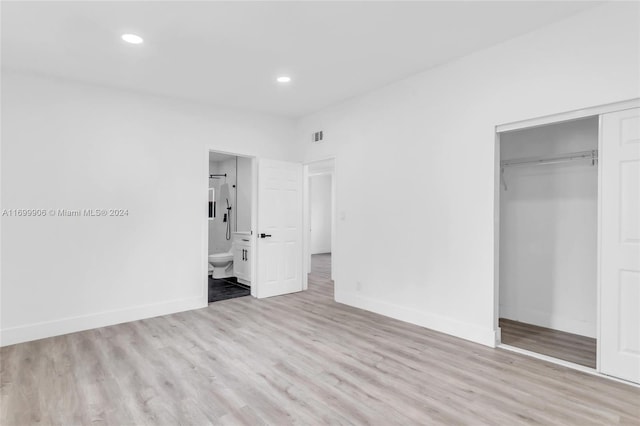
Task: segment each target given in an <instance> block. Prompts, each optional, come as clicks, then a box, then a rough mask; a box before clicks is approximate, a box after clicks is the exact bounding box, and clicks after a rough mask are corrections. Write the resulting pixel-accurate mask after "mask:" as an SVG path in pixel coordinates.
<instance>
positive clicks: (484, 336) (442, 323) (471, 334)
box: [335, 291, 497, 348]
mask: <svg viewBox="0 0 640 426" xmlns="http://www.w3.org/2000/svg"><path fill="white" fill-rule="evenodd" d="M335 298H336V302H338V303H343V304H345V305H349V306H353V307H356V308H360V309H364V310H367V311H371V312H375V313H377V314H380V315H384V316H387V317H391V318H395V319H398V320H400V321H405V322H408V323H411V324H415V325H419V326H421V327H425V328H428V329H431V330H435V331H439V332H441V333H445V334H449V335H451V336H455V337H459V338H461V339H465V340H470V341H472V342H474V343H479V344H481V345H485V346H489V347H492V348H495V347H496V342H497V340H496V339H497V332H496V331H494V330H492V329H489V328H483V327H479V326H477V325H474V324H468V323H464V322H460V321H457V320H454V319H452V318H447V317H443V316H441V315H436V314H432V313H429V312H424V311H419V310H417V309H413V308H407V307H404V306H400V305H395V304H392V303H388V302H383V301H381V300H377V299H372V298H368V297H364V296H360V295H358V294H353V293H351V294H348V293H342V292H340V293H339V292H337V291H336V293H335Z"/></svg>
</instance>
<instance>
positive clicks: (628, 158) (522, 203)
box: [495, 99, 640, 384]
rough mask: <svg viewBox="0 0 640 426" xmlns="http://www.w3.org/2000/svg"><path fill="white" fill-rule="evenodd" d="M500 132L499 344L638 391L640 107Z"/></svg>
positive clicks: (616, 107) (625, 105) (623, 105)
mask: <svg viewBox="0 0 640 426" xmlns="http://www.w3.org/2000/svg"><path fill="white" fill-rule="evenodd" d="M588 112H592V114H588ZM496 131H497V136H498V137H497V147H498V153H499V157H500V158H499V162H497V163H496V166H497V170H496V172H497V173H498V175H497V176H496V195H497V201H498V202H499V208H498V205H496V213H497V219H498V221H499V227H498V229H497V231H498V232H497V235H496V240H495V241H496V245H497V247H496V249H497V251H496V255H497V266H498V285H497V290H496V291H497V299H498V304H497V312H496V313H497V315H496V316H497V318H496V322H497V325H498V327H499V328H498V333H499V334H498V340H499V344H500V345H501V346H502V347H506V348H507V349H510V350H517V351H520V352H523V353H528V354H532V355H534V356H538V357H540V356H541V355H542V357H543V358H544V359H547V360H552V361H556V362H559V361H558V360H562V362H563V363H564V364H565V365H569V366H572V367H574V368H579V369H583V370H584V369H587V370H591V371H595V372H598V373H601V374H606V375H609V376H613V377H615V378H619V379H622V380H626V381H629V382H633V383H638V384H640V99H633V100H630V101H624V102H620V103H616V104H608V105H602V106H599V107H592V108H588V109H585V110H579V111H574V112H570V113H565V114H558V115H555V116H548V117H541V118H538V119H532V120H527V121H522V122H516V123H510V124H504V125H500V126H498V127H497V129H496Z"/></svg>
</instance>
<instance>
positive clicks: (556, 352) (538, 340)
mask: <svg viewBox="0 0 640 426" xmlns="http://www.w3.org/2000/svg"><path fill="white" fill-rule="evenodd" d="M500 329H501V331H502V333H501V334H502V343H505V344H507V345H511V346H515V347H517V348H521V349H526V350H529V351H532V352H537V353H539V354H544V355H548V356H552V357H554V358H558V359H563V360H565V361H569V362H573V363H576V364H580V365H584V366H586V367H590V368H596V339H591V338H589V337H584V336H578V335H577V334H571V333H565V332H563V331H558V330H552V329H550V328H544V327H538V326H536V325H532V324H527V323H524V322H518V321H511V320H508V319H505V318H500Z"/></svg>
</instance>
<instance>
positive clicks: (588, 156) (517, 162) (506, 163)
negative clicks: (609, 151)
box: [500, 149, 598, 168]
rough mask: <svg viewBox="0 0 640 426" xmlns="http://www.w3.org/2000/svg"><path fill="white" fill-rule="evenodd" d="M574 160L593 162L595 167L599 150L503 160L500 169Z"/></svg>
mask: <svg viewBox="0 0 640 426" xmlns="http://www.w3.org/2000/svg"><path fill="white" fill-rule="evenodd" d="M574 160H591V164H592V165H594V166H595V164H596V162H597V161H598V150H597V149H593V150H591V151H579V152H571V153H567V154H560V155H555V156H551V157H527V158H515V159H513V160H502V161H501V162H500V167H502V168H504V167H510V166H524V165H545V164H558V163H567V162H569V161H574Z"/></svg>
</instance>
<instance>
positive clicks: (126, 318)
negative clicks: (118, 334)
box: [0, 296, 207, 346]
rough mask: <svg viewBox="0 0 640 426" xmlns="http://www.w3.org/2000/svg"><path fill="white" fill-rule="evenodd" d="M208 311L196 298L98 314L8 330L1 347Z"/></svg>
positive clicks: (0, 337) (0, 334)
mask: <svg viewBox="0 0 640 426" xmlns="http://www.w3.org/2000/svg"><path fill="white" fill-rule="evenodd" d="M206 307H207V304H206V303H204V304H203V303H202V296H196V297H191V298H188V299H179V300H172V301H168V302H161V303H154V304H150V305H141V306H134V307H131V308H126V309H120V310H114V311H104V312H100V313H97V314H89V315H80V316H77V317H69V318H63V319H58V320H54V321H45V322H39V323H35V324H28V325H22V326H18V327H12V328H5V329H2V331H0V346H8V345H14V344H16V343H22V342H29V341H32V340H39V339H44V338H47V337H53V336H60V335H63V334H69V333H75V332H78V331H84V330H90V329H93V328H99V327H106V326H109V325H115V324H121V323H125V322H130V321H137V320H142V319H146V318H152V317H158V316H162V315H169V314H175V313H177V312H183V311H190V310H192V309H200V308H206Z"/></svg>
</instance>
